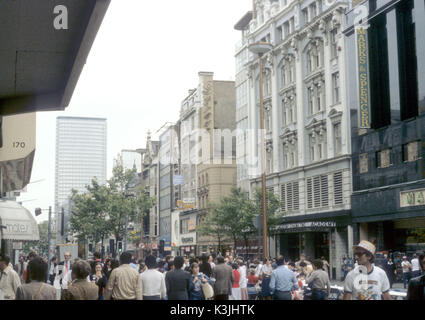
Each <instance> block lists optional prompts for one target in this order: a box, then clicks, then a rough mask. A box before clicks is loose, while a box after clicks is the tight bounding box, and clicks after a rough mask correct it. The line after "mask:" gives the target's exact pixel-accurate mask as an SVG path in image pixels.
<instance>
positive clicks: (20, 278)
mask: <svg viewBox="0 0 425 320" xmlns="http://www.w3.org/2000/svg"><path fill="white" fill-rule="evenodd" d="M353 251H354V259H355V261H356V262H355V264H354V265H353V266H352V267H351V268H350V269H347V270H346V271H347V272H346V273H345V274H343V276H344V296H343V298H344V299H346V300H380V299H387V300H390V299H391V295H390V294H389V291H390V288H391V279H390V277H388V275H387V272H386V270H384V268H382V267H380V266H378V265H376V261H375V259H376V257H375V254H376V248H375V246H374V245H373V244H372V243H370V242H368V241H361V242H360V243H359V244H358V245H356V246H354V247H353ZM50 262H51V268H50V269H49V270H47V269H48V264H47V261H46V260H45V259H44V258H42V257H39V256H38V255H37V254H35V253H33V252H31V253H30V254H29V255H28V256H27V257H20V259H19V262H18V263H17V265H16V266H15V268H13V266H12V264H11V263H10V258H9V257H7V256H1V255H0V272H1V273H0V299H1V300H3V299H4V300H59V299H60V300H165V299H168V300H256V299H260V300H272V299H274V300H293V299H295V300H303V299H304V300H306V299H311V300H327V299H329V296H330V293H331V285H330V280H329V279H330V277H329V276H330V275H329V272H330V266H329V263H328V262H327V261H326V259H325V258H324V257H321V258H320V259H313V260H311V262H310V261H309V260H307V257H306V256H305V255H304V254H301V255H300V258H299V259H298V260H297V261H287V260H285V258H284V257H283V256H279V257H277V258H273V259H272V258H268V259H264V260H263V261H261V260H259V259H253V260H251V259H244V258H243V257H240V256H237V257H233V256H232V255H231V254H228V253H227V254H225V255H224V256H222V255H221V254H219V255H218V256H216V257H213V256H211V255H206V254H203V255H201V256H200V257H196V256H195V255H190V256H189V257H182V256H177V257H172V256H166V257H164V258H158V257H156V256H153V255H148V256H146V257H145V258H144V259H139V260H136V259H135V257H134V255H132V253H130V252H123V253H122V254H121V256H120V257H119V261H117V260H115V259H112V258H111V257H105V258H104V259H102V257H101V255H100V254H99V253H95V254H94V256H93V261H90V262H88V261H85V260H82V259H79V258H78V257H72V256H71V254H70V253H69V252H65V254H64V260H63V261H60V262H57V259H56V258H52V259H51V261H50ZM387 262H388V263H391V260H388V261H387ZM344 264H345V262H344V261H343V265H344ZM402 267H403V270H407V271H406V273H407V272H409V273H410V274H409V278H408V277H407V276H406V282H405V284H406V285H408V294H407V298H408V299H414V300H416V299H424V287H425V286H424V283H425V273H424V271H425V257H424V254H423V253H422V254H420V255H415V256H414V258H413V259H412V261H410V262H409V261H408V260H407V258H406V257H404V259H403V263H402Z"/></svg>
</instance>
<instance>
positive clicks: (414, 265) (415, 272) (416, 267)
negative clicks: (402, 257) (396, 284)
mask: <svg viewBox="0 0 425 320" xmlns="http://www.w3.org/2000/svg"><path fill="white" fill-rule="evenodd" d="M411 264H412V279H413V278H416V277H419V276H420V275H421V269H420V267H419V259H418V256H417V255H416V253H415V254H414V255H413V259H412V261H411Z"/></svg>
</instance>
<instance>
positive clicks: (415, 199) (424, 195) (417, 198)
mask: <svg viewBox="0 0 425 320" xmlns="http://www.w3.org/2000/svg"><path fill="white" fill-rule="evenodd" d="M424 205H425V189H418V190H409V191H402V192H400V207H401V208H404V207H415V206H424Z"/></svg>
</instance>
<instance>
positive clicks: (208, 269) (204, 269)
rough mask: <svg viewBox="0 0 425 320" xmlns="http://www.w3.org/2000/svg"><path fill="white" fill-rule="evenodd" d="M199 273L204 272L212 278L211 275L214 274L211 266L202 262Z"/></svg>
mask: <svg viewBox="0 0 425 320" xmlns="http://www.w3.org/2000/svg"><path fill="white" fill-rule="evenodd" d="M199 272H202V273H203V274H205V275H206V276H207V277H211V274H212V269H211V265H210V264H209V263H208V262H202V263H201V264H200V265H199Z"/></svg>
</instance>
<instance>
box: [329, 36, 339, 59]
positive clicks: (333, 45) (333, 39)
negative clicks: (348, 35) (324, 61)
mask: <svg viewBox="0 0 425 320" xmlns="http://www.w3.org/2000/svg"><path fill="white" fill-rule="evenodd" d="M337 35H338V29H336V28H335V29H332V30H331V32H330V36H331V59H333V58H336V57H337V56H338V38H337Z"/></svg>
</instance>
